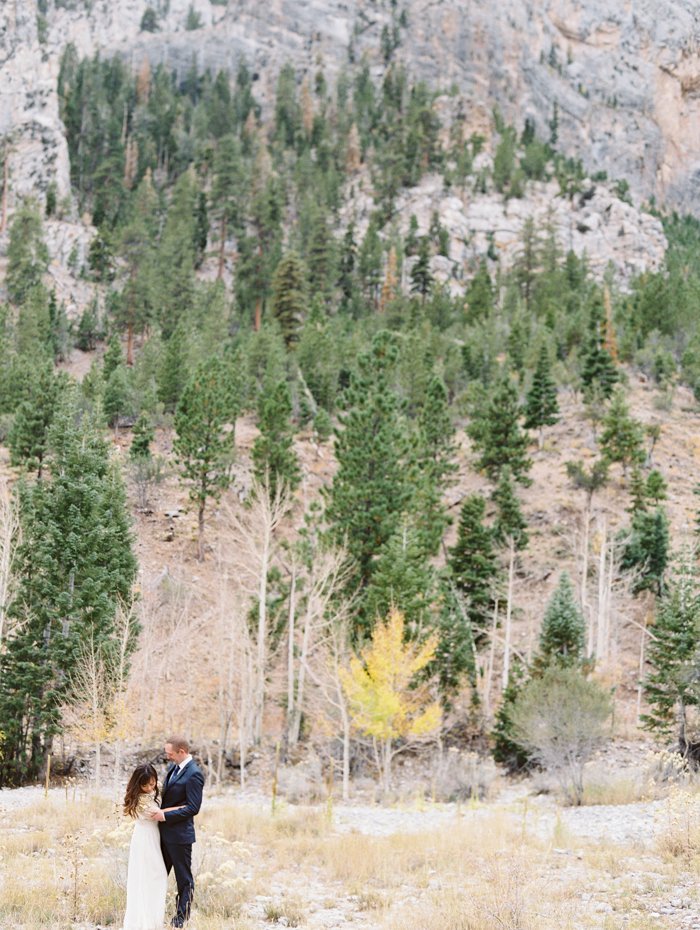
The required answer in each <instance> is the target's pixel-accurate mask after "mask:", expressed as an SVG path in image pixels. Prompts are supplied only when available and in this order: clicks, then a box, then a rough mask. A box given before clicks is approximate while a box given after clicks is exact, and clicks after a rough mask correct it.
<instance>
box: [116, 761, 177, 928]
mask: <svg viewBox="0 0 700 930" xmlns="http://www.w3.org/2000/svg"><path fill="white" fill-rule="evenodd" d="M157 810H159V806H158V775H157V772H156V770H155V769H154V767H153V766H152V765H151V764H150V763H149V762H146V763H144V764H143V765H137V766H136V768H135V769H134V771H133V772H132V774H131V778H130V779H129V784H128V785H127V786H126V794H125V795H124V813H125V814H126V815H127V816H128V817H132V818H133V819H134V820H135V821H136V823H135V824H134V833H133V836H132V837H131V846H130V848H129V869H128V872H127V879H126V913H125V915H124V924H123V930H161V927H162V926H163V918H164V916H165V894H166V890H167V885H168V873H167V872H166V870H165V863H164V862H163V855H162V853H161V851H160V833H159V831H158V822H157V821H155V820H151V814H152V813H153V812H154V811H157ZM165 810H177V808H175V807H167V808H165Z"/></svg>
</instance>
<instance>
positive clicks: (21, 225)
mask: <svg viewBox="0 0 700 930" xmlns="http://www.w3.org/2000/svg"><path fill="white" fill-rule="evenodd" d="M48 266H49V250H48V248H47V246H46V242H45V241H44V225H43V223H42V220H41V210H40V208H39V204H38V203H37V202H36V201H35V200H32V199H27V200H25V201H24V202H23V204H22V206H21V207H20V208H19V210H18V211H17V212H16V213H15V215H14V217H13V220H12V225H11V226H10V241H9V244H8V246H7V274H6V277H5V282H6V286H7V291H8V293H9V295H10V300H11V301H12V302H13V303H15V304H21V303H24V301H25V300H26V298H27V295H28V293H29V292H30V291H31V290H32V288H35V287H37V286H38V285H40V284H41V281H42V278H43V276H44V273H45V272H46V269H47V268H48Z"/></svg>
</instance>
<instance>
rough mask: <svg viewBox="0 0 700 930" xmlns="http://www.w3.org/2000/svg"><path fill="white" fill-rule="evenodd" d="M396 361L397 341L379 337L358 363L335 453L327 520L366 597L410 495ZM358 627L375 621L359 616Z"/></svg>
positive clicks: (389, 335) (341, 417)
mask: <svg viewBox="0 0 700 930" xmlns="http://www.w3.org/2000/svg"><path fill="white" fill-rule="evenodd" d="M397 358H398V348H397V345H396V337H395V336H394V335H393V334H392V333H388V332H386V331H384V330H382V331H380V332H379V333H377V334H376V335H375V337H374V339H373V340H372V344H371V346H370V348H369V350H368V351H366V352H363V353H361V354H360V356H359V357H358V369H359V371H358V372H357V373H353V374H352V376H351V381H350V386H349V387H348V388H347V390H346V391H345V392H344V397H343V401H344V407H345V411H344V412H343V413H342V414H340V415H339V417H338V419H339V426H338V429H337V430H336V437H337V438H336V443H335V452H336V457H337V460H338V470H337V471H336V473H335V476H334V478H333V484H332V485H331V488H330V490H329V491H328V506H327V509H326V516H327V519H328V522H329V526H330V532H331V536H332V538H333V539H334V540H335V542H336V543H337V544H338V545H345V546H346V547H347V549H348V552H349V554H350V556H351V558H352V560H353V562H354V565H355V571H354V575H353V582H352V584H353V587H354V588H355V589H359V590H360V591H364V589H365V588H366V587H367V585H368V583H369V581H370V579H371V577H372V575H373V573H374V570H375V559H376V556H377V555H378V554H379V552H380V551H381V549H382V547H383V546H384V545H385V544H386V542H387V541H388V540H389V539H390V538H391V536H393V535H394V533H395V532H396V531H397V529H398V527H399V525H400V519H401V514H402V513H403V512H404V510H405V509H406V507H407V505H408V503H409V501H410V499H411V496H412V489H411V486H410V483H409V474H408V468H407V465H406V463H405V457H406V453H407V451H408V450H407V443H406V438H405V433H404V427H403V423H402V421H401V416H400V412H401V411H400V405H399V401H398V398H397V396H396V394H395V393H394V392H393V391H392V390H391V389H390V387H389V384H390V378H391V375H392V372H393V368H394V366H395V364H396V361H397ZM358 623H359V624H361V625H362V624H364V625H365V626H369V624H370V623H371V618H368V617H367V616H366V614H361V615H360V617H359V619H358Z"/></svg>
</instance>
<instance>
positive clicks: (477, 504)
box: [447, 494, 498, 642]
mask: <svg viewBox="0 0 700 930" xmlns="http://www.w3.org/2000/svg"><path fill="white" fill-rule="evenodd" d="M485 509H486V503H485V501H484V498H483V497H482V496H481V495H480V494H470V495H469V497H467V498H466V500H465V501H464V503H463V504H462V510H461V512H460V515H459V524H458V526H457V542H456V543H455V545H454V547H453V548H452V549H450V551H449V560H448V563H447V564H448V567H449V570H450V578H451V580H452V582H453V583H454V585H455V587H456V588H457V590H458V591H459V593H460V594H462V595H463V597H464V599H465V604H466V610H467V616H468V617H469V621H470V623H471V626H472V630H473V635H474V638H475V640H476V641H477V642H480V641H481V640H482V639H483V631H484V630H485V629H486V628H487V627H488V625H489V623H490V616H489V610H490V605H491V603H492V601H493V588H494V583H495V581H496V577H497V575H498V563H497V559H496V553H495V551H494V546H493V532H492V531H491V530H490V529H488V527H486V526H484V522H483V520H484V512H485Z"/></svg>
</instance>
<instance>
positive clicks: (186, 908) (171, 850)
mask: <svg viewBox="0 0 700 930" xmlns="http://www.w3.org/2000/svg"><path fill="white" fill-rule="evenodd" d="M160 848H161V851H162V853H163V861H164V862H165V868H166V869H167V871H168V875H170V870H171V869H174V870H175V882H176V883H177V898H176V904H177V911H176V914H175V917H174V918H173V922H172V925H173V926H174V927H182V926H183V925H184V924H185V921H187V920H189V917H190V908H191V907H192V899H193V898H194V878H193V877H192V844H191V843H186V844H183V845H179V844H176V843H164V842H163V841H162V840H161V844H160Z"/></svg>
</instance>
